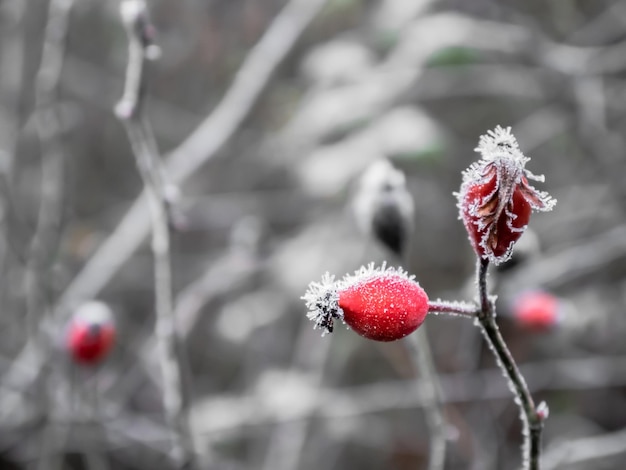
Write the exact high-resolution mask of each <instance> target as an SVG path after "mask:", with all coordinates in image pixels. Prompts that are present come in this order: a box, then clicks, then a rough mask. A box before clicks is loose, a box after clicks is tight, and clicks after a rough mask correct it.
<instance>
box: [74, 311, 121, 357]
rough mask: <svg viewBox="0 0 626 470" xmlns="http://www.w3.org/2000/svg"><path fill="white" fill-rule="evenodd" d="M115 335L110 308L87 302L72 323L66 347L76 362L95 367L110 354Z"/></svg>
mask: <svg viewBox="0 0 626 470" xmlns="http://www.w3.org/2000/svg"><path fill="white" fill-rule="evenodd" d="M115 335H116V331H115V325H114V322H113V315H112V313H111V310H110V309H109V307H108V306H107V305H106V304H104V303H102V302H95V301H94V302H87V303H85V304H83V305H82V306H80V307H79V308H78V310H77V311H76V313H75V314H74V316H73V317H72V320H71V321H70V324H69V327H68V330H67V335H66V347H67V349H68V351H69V353H70V354H71V356H72V358H73V359H74V361H76V362H78V363H80V364H87V365H95V364H97V363H99V362H100V361H102V360H103V359H104V358H105V357H106V356H107V354H108V353H109V352H110V350H111V348H112V347H113V343H114V341H115Z"/></svg>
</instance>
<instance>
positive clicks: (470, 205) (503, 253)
mask: <svg viewBox="0 0 626 470" xmlns="http://www.w3.org/2000/svg"><path fill="white" fill-rule="evenodd" d="M476 151H477V152H479V153H480V154H481V155H482V159H481V160H479V161H478V162H476V163H474V164H473V165H471V166H470V167H469V168H468V169H467V170H466V171H465V172H464V173H463V183H462V185H461V190H460V191H459V193H458V194H457V197H458V200H459V203H458V207H459V210H460V218H461V219H462V220H463V224H464V225H465V228H466V230H467V232H468V235H469V238H470V243H471V244H472V247H473V248H474V251H475V252H476V254H477V255H478V256H480V257H481V258H486V259H489V260H490V261H491V262H493V263H494V264H500V263H502V262H503V261H506V260H507V259H509V257H510V256H511V251H512V250H513V245H514V244H515V242H516V241H517V240H518V239H519V238H520V237H521V236H522V234H523V233H524V230H525V229H526V226H527V225H528V222H529V220H530V215H531V213H532V211H533V210H537V211H549V210H551V209H552V208H553V207H554V205H555V204H556V201H555V200H554V199H552V198H551V197H550V196H549V195H548V194H547V193H545V192H542V191H538V190H536V189H535V188H533V187H532V186H531V185H530V184H529V182H528V180H529V179H533V180H535V181H543V177H541V176H535V175H533V174H532V173H530V172H529V171H528V170H527V169H526V168H525V166H526V163H527V162H528V161H529V160H530V159H529V158H527V157H525V156H524V154H523V153H522V152H521V151H520V149H519V146H518V143H517V141H516V140H515V137H514V136H513V135H512V134H511V128H506V129H503V128H502V127H500V126H498V127H496V129H495V130H493V131H489V132H488V133H487V134H486V135H483V136H481V138H480V143H479V146H478V147H477V148H476Z"/></svg>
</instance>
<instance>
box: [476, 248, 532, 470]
mask: <svg viewBox="0 0 626 470" xmlns="http://www.w3.org/2000/svg"><path fill="white" fill-rule="evenodd" d="M488 268H489V260H488V259H484V258H483V259H479V261H478V268H477V274H476V275H477V279H478V295H479V302H480V311H479V312H478V316H477V318H478V321H479V323H480V327H481V329H482V332H483V335H484V337H485V340H486V341H487V343H488V344H489V346H490V348H491V350H492V351H493V353H494V355H495V357H496V362H497V364H498V366H499V367H500V369H502V372H503V373H504V375H505V376H506V377H507V378H508V380H509V384H510V388H511V390H512V391H513V393H514V394H515V397H516V400H515V401H516V403H517V404H518V405H519V407H520V412H521V416H520V417H521V420H522V424H523V426H524V429H523V436H524V446H523V450H522V452H523V462H524V465H523V468H524V469H525V470H539V458H540V454H541V432H542V431H543V417H542V415H540V414H539V413H538V412H537V407H536V406H535V402H534V401H533V398H532V396H531V394H530V391H529V390H528V386H527V385H526V381H525V380H524V377H523V376H522V374H521V372H520V370H519V368H518V367H517V364H516V363H515V360H514V359H513V356H512V355H511V352H510V351H509V348H508V347H507V345H506V342H505V341H504V338H503V337H502V334H501V333H500V329H499V328H498V324H497V323H496V309H495V304H494V301H493V299H492V298H490V297H489V295H488V291H487V270H488Z"/></svg>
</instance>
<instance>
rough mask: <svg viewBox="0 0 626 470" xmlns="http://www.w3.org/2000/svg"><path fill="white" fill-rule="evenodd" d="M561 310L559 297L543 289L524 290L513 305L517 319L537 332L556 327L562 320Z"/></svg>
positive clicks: (514, 316) (523, 325) (524, 326)
mask: <svg viewBox="0 0 626 470" xmlns="http://www.w3.org/2000/svg"><path fill="white" fill-rule="evenodd" d="M560 310H561V309H560V302H559V299H558V298H557V297H555V296H554V295H552V294H550V293H548V292H542V291H529V292H524V293H522V294H521V295H519V296H518V297H517V298H516V299H515V300H514V302H513V306H512V312H513V318H514V319H515V321H516V322H517V323H518V324H519V325H520V326H522V327H523V328H526V329H528V330H531V331H535V332H544V331H548V330H550V329H552V328H554V327H555V326H556V325H557V324H558V323H559V321H560Z"/></svg>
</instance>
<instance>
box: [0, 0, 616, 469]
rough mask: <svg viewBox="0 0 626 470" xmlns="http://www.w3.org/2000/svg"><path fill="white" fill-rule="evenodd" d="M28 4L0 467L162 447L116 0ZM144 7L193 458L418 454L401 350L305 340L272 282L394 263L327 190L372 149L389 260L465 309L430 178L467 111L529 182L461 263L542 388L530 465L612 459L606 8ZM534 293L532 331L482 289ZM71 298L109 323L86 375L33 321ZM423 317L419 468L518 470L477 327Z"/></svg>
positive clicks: (456, 172) (0, 125) (9, 80)
mask: <svg viewBox="0 0 626 470" xmlns="http://www.w3.org/2000/svg"><path fill="white" fill-rule="evenodd" d="M50 3H51V5H49V2H47V1H25V0H1V1H0V15H1V16H0V21H1V23H0V24H1V26H0V173H1V174H0V192H1V195H2V202H1V207H0V209H1V210H0V215H1V221H2V225H1V227H0V232H1V233H0V312H1V314H0V326H1V328H0V352H1V353H2V357H1V358H0V371H1V372H2V379H0V385H1V388H0V416H1V417H2V419H1V420H0V454H1V456H2V459H3V460H2V463H1V464H0V467H1V468H16V469H17V468H19V469H21V468H72V469H79V468H80V469H82V468H88V469H92V468H93V469H97V470H99V469H107V468H116V469H117V468H119V469H161V468H163V469H166V468H175V466H174V464H172V463H171V462H170V460H169V457H168V454H169V451H168V446H169V430H168V428H167V425H166V424H165V423H166V421H165V419H164V418H163V406H162V404H161V403H162V399H161V394H162V388H163V384H162V378H161V375H160V368H159V365H158V361H157V359H156V357H155V354H154V288H153V282H152V257H151V252H150V243H149V240H148V237H147V234H148V232H149V221H148V215H147V209H146V205H145V204H142V202H141V201H140V202H137V201H138V197H139V195H140V193H141V190H142V184H141V180H140V178H139V174H138V172H137V169H136V165H135V161H134V158H133V156H132V154H131V151H130V146H129V144H128V140H127V137H126V134H125V133H124V129H123V127H122V126H121V125H120V123H119V122H118V121H117V119H116V118H115V115H114V114H113V112H112V109H113V107H114V106H115V103H116V102H117V101H118V99H119V98H120V96H121V94H122V88H123V81H124V70H125V66H126V60H127V38H126V34H125V32H124V30H123V28H122V26H121V23H120V20H119V16H118V2H117V1H113V0H109V1H103V0H99V1H96V0H77V1H75V2H71V1H69V0H50ZM148 4H149V8H150V11H151V14H152V19H153V22H154V24H155V26H156V29H157V31H158V35H157V42H158V44H159V45H160V47H161V50H162V57H161V59H160V60H159V61H157V62H155V63H154V64H153V65H151V66H150V69H149V72H148V73H149V82H150V89H149V93H148V96H147V102H148V104H147V109H146V112H147V118H148V119H149V121H150V122H151V124H152V126H153V129H154V132H155V135H156V137H157V140H158V144H159V148H160V151H161V152H162V154H163V155H162V157H163V160H164V161H165V162H166V164H165V173H166V175H169V177H170V178H171V180H172V182H173V183H176V184H177V185H178V190H179V196H178V197H177V198H176V200H175V202H174V211H175V214H176V217H175V219H176V223H175V224H174V225H175V226H174V227H173V230H172V257H173V267H174V281H173V282H174V292H175V294H176V321H177V323H178V325H177V326H178V330H179V333H180V335H181V338H182V344H183V346H184V353H185V354H184V355H185V356H186V358H187V360H186V361H185V364H183V369H184V371H185V376H186V377H187V379H188V380H189V382H188V388H189V390H190V405H189V407H190V409H189V411H190V416H191V422H192V429H193V432H194V434H195V438H196V441H197V442H196V443H197V447H198V449H200V451H201V453H202V454H203V455H204V462H205V463H204V464H203V465H205V466H204V467H202V468H220V469H222V468H224V469H231V468H232V469H242V470H243V469H261V470H289V469H302V470H306V469H318V468H324V469H360V470H370V469H371V470H374V469H398V470H404V469H416V470H417V469H426V468H427V462H428V452H429V450H428V449H429V447H428V442H429V437H428V429H427V426H426V423H425V419H424V413H423V410H422V407H421V406H420V395H419V393H418V390H417V388H416V383H417V384H419V380H418V381H417V382H415V381H414V378H415V377H416V376H417V374H416V371H415V370H414V368H413V367H412V365H411V361H410V360H409V358H408V356H407V353H406V351H405V349H404V348H403V346H402V342H395V343H389V344H377V343H374V342H372V341H368V340H365V339H363V338H361V337H359V336H357V335H355V334H354V333H353V332H351V331H348V330H347V329H346V328H344V327H343V326H339V327H338V328H337V331H336V332H335V333H334V334H333V335H331V336H326V337H324V338H321V337H320V334H319V331H314V330H313V329H312V324H311V323H310V322H309V321H308V320H307V319H306V317H305V313H306V308H305V306H304V303H303V302H302V301H301V300H300V296H301V295H302V294H303V293H304V291H305V289H306V286H307V284H308V283H309V282H311V281H316V280H319V279H320V277H321V275H322V274H323V273H324V272H326V271H329V272H331V273H334V274H337V275H339V276H342V275H343V274H344V273H347V272H351V271H353V270H355V269H357V268H358V267H359V266H361V265H363V264H366V263H369V262H370V261H375V262H377V263H378V262H382V261H383V260H387V261H388V262H389V263H390V264H393V265H396V264H398V261H397V260H396V259H394V257H393V255H392V254H390V253H389V252H387V251H386V249H385V248H384V247H382V246H380V245H379V244H377V243H376V242H375V241H373V240H371V239H369V238H368V236H367V235H366V234H363V233H362V232H361V231H360V230H359V228H358V224H357V222H356V220H355V216H354V215H353V210H352V208H353V205H354V197H355V192H356V187H357V183H358V180H359V178H360V176H361V175H362V173H363V171H364V170H365V169H366V168H368V166H369V165H370V164H371V163H373V162H375V161H377V160H378V159H380V158H388V159H390V160H391V161H392V162H393V164H394V165H395V166H396V167H397V168H399V169H401V170H402V171H404V172H405V174H406V177H407V186H408V189H409V191H410V192H411V195H412V196H413V198H414V202H415V216H414V225H415V230H414V234H413V237H412V239H411V247H410V250H411V259H410V263H409V264H408V265H405V268H407V269H408V270H409V271H410V272H412V273H414V274H415V275H416V276H417V279H418V280H419V282H420V283H421V285H422V286H423V287H424V288H425V289H426V290H427V292H428V293H429V296H430V297H431V298H433V299H435V298H437V297H441V298H445V299H450V300H455V299H458V300H462V299H464V300H472V296H473V293H472V291H471V289H470V290H468V289H467V287H466V286H467V284H468V280H470V279H471V276H472V274H473V269H474V255H473V253H472V250H471V248H470V245H469V243H468V241H467V238H466V234H465V232H464V229H463V226H462V224H461V222H460V221H459V220H458V219H457V217H458V212H457V208H456V199H455V198H454V196H453V195H452V193H453V191H456V190H458V188H459V186H460V182H461V171H462V170H463V169H465V168H466V167H468V166H469V165H470V163H471V162H472V161H474V160H475V159H476V158H477V154H475V153H474V152H473V149H474V148H475V147H476V145H477V143H478V138H479V136H480V135H481V134H483V133H485V132H486V131H487V130H488V129H492V128H494V127H495V126H496V125H503V126H512V129H513V133H514V134H515V135H516V137H517V138H518V141H519V143H520V147H521V149H522V150H523V151H524V152H525V153H526V154H527V155H528V156H530V157H531V158H532V160H531V162H530V163H529V164H528V168H529V169H530V170H531V171H532V172H533V173H535V174H545V175H546V183H545V184H541V183H538V184H537V185H536V186H537V187H538V188H539V189H542V190H546V191H549V192H550V194H551V195H552V196H554V197H555V198H556V199H557V200H558V204H557V206H556V208H555V210H554V211H553V212H551V213H548V214H536V215H534V216H533V218H532V220H531V227H532V229H533V230H534V232H535V234H536V237H537V239H538V241H539V245H540V251H539V252H535V253H533V254H532V255H531V256H529V257H526V258H525V259H524V260H523V261H522V262H520V263H519V264H518V265H516V266H515V267H513V268H511V269H508V270H506V271H505V272H502V273H499V274H496V273H494V274H493V276H492V278H491V279H492V280H493V281H494V284H493V285H494V286H495V285H496V284H497V289H496V290H497V292H498V293H500V294H501V295H500V298H499V313H500V316H499V322H500V325H501V328H502V330H503V333H504V335H505V337H506V338H507V341H508V342H509V346H510V348H511V350H512V353H513V355H514V356H515V358H516V360H517V361H518V363H519V364H520V366H521V368H522V370H523V372H524V374H525V375H526V378H527V380H528V384H529V387H530V389H531V390H532V392H533V395H534V396H535V397H536V399H537V400H538V401H540V400H546V401H547V402H548V404H549V405H550V411H551V414H550V417H549V419H548V420H547V422H546V428H545V440H544V448H545V453H544V456H545V465H544V467H543V468H545V469H550V468H553V469H556V468H568V469H589V468H593V469H607V470H608V469H616V470H617V469H622V468H624V462H626V341H624V338H625V337H626V316H625V311H624V305H625V303H626V278H625V274H626V213H625V211H626V177H625V176H624V175H625V174H626V157H625V155H624V148H625V145H624V135H625V131H626V119H625V118H626V2H623V1H605V0H594V1H589V0H587V1H585V0H560V1H551V2H545V1H538V0H506V1H495V0H493V1H489V0H462V1H455V0H442V1H434V0H416V1H409V0H328V1H326V2H323V1H320V0H308V1H307V0H291V2H289V6H287V8H288V10H287V13H285V12H284V10H283V8H285V5H286V4H287V2H286V1H285V0H207V1H200V0H152V1H149V2H148ZM70 7H72V8H70ZM281 11H282V12H283V13H281ZM276 18H278V20H277V19H276ZM309 20H310V21H309ZM51 22H52V26H50V25H51ZM46 25H48V27H49V28H50V27H52V33H51V34H50V35H46V33H45V31H46ZM292 27H293V28H292ZM55 28H56V29H55ZM48 31H50V29H49V30H48ZM55 31H56V33H58V34H56V35H55ZM264 34H273V36H271V39H272V40H271V41H268V40H262V39H261V38H262V37H264ZM55 37H56V38H57V39H58V41H57V42H55V41H54V38H55ZM265 37H266V38H267V36H265ZM50 38H52V39H53V40H52V41H51V40H50ZM259 41H261V42H259ZM46 45H47V46H49V47H46ZM242 67H243V69H242ZM238 71H239V72H238ZM225 97H226V98H225ZM207 120H208V123H207ZM199 126H201V127H199ZM190 136H191V137H190ZM42 208H43V209H42ZM42 221H43V222H42ZM90 263H91V264H90ZM405 264H406V263H405ZM86 267H88V270H86V269H87V268H86ZM77 279H78V280H77ZM470 283H471V281H470ZM470 285H471V284H470ZM537 288H540V289H543V290H547V291H549V292H551V293H552V294H554V295H555V296H557V297H558V298H559V301H560V306H561V310H560V315H561V317H560V320H561V321H560V323H559V324H558V326H557V327H556V328H553V329H552V330H550V331H548V332H543V333H536V332H532V331H529V330H528V329H525V328H523V327H522V326H521V325H519V324H518V323H516V322H515V321H514V320H513V319H512V318H511V312H510V308H509V305H510V303H511V301H512V299H514V297H515V295H516V293H519V292H521V291H523V290H526V289H537ZM91 298H97V299H100V300H103V301H105V302H107V303H109V304H110V305H111V307H112V308H113V310H114V312H115V315H116V320H117V328H118V341H117V344H116V347H115V349H114V351H113V353H112V354H111V356H110V357H109V358H108V359H107V361H106V362H105V363H104V364H103V365H101V366H100V367H98V368H97V369H88V368H83V367H77V366H75V365H73V364H71V362H70V361H69V360H68V358H67V354H66V353H65V351H64V350H63V347H62V340H61V338H62V332H63V328H64V327H65V322H66V321H67V318H68V317H69V315H70V314H71V311H72V308H74V307H75V306H76V304H77V303H79V302H80V301H82V300H88V299H91ZM428 328H429V329H428V334H429V338H430V343H431V345H432V348H433V354H434V360H435V363H436V366H437V370H438V371H439V376H440V381H441V389H442V397H443V400H444V408H445V416H446V419H447V421H448V430H449V436H448V438H449V440H448V444H447V452H446V465H445V469H447V470H453V469H474V470H489V469H494V470H500V469H516V468H519V462H520V457H519V453H520V445H521V437H520V424H519V419H518V410H517V407H516V406H515V404H514V403H513V400H512V399H511V396H510V392H509V390H508V388H507V385H506V382H505V381H504V379H503V378H502V376H501V374H500V372H499V371H498V369H497V368H496V367H495V364H494V362H493V359H492V358H491V356H490V353H489V351H488V350H487V349H486V348H485V347H484V346H483V343H482V341H481V337H480V333H479V331H478V329H476V328H475V327H474V326H473V325H472V322H471V321H465V320H463V319H455V318H445V317H434V318H431V319H429V320H428ZM27 344H30V345H31V346H32V344H36V345H37V347H38V348H39V351H40V352H41V351H43V356H42V355H41V354H40V355H39V356H36V357H38V359H37V358H35V359H33V358H32V357H30V356H28V355H27V354H26V353H25V350H24V347H25V345H27ZM42 357H43V358H44V359H43V360H42Z"/></svg>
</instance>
